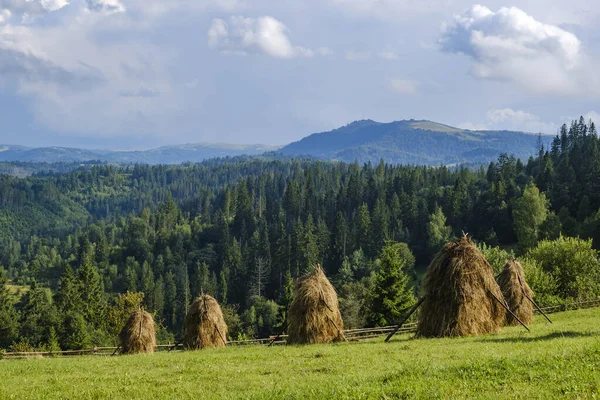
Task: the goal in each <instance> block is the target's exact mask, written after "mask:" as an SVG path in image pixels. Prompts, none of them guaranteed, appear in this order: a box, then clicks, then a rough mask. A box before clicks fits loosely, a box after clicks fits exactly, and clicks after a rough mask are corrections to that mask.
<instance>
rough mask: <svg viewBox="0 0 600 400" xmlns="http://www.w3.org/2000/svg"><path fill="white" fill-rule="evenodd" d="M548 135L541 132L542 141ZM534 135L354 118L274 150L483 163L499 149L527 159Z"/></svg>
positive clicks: (350, 158)
mask: <svg viewBox="0 0 600 400" xmlns="http://www.w3.org/2000/svg"><path fill="white" fill-rule="evenodd" d="M551 140H552V137H550V136H542V143H543V144H544V145H545V146H547V145H548V144H549V143H550V141H551ZM537 144H538V136H537V135H535V134H530V133H525V132H513V131H470V130H466V129H460V128H454V127H452V126H448V125H443V124H439V123H436V122H431V121H425V120H418V121H417V120H407V121H395V122H389V123H381V122H375V121H371V120H363V121H356V122H352V123H351V124H348V125H346V126H343V127H341V128H338V129H334V130H332V131H329V132H322V133H315V134H313V135H310V136H307V137H305V138H304V139H302V140H300V141H298V142H294V143H291V144H289V145H287V146H285V147H283V148H281V149H280V150H279V153H281V154H285V155H293V156H302V155H310V156H313V157H318V158H323V159H329V160H340V161H346V162H353V161H355V160H357V161H358V162H360V163H365V162H368V161H371V162H373V163H375V162H379V160H381V159H383V160H384V161H385V162H387V163H393V164H419V165H436V166H437V165H456V164H463V163H469V164H473V163H477V164H479V163H488V162H490V161H493V160H495V159H497V158H498V156H499V155H500V154H501V153H509V154H513V155H514V156H515V157H517V158H521V159H522V160H527V159H528V158H529V156H531V155H534V154H535V152H536V149H537Z"/></svg>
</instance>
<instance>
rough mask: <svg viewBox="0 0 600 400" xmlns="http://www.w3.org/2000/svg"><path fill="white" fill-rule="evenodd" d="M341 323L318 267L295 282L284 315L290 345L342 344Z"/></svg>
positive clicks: (335, 300) (334, 295)
mask: <svg viewBox="0 0 600 400" xmlns="http://www.w3.org/2000/svg"><path fill="white" fill-rule="evenodd" d="M343 330H344V323H343V321H342V314H340V310H339V303H338V298H337V293H336V292H335V289H334V288H333V286H332V285H331V283H330V282H329V280H328V279H327V277H326V276H325V274H324V273H323V269H322V268H321V266H320V265H317V267H316V269H315V271H314V272H313V273H311V274H308V275H306V276H304V277H302V278H300V279H298V281H297V282H296V285H295V287H294V299H293V301H292V304H290V309H289V312H288V340H287V342H288V343H290V344H314V343H329V342H332V341H337V340H343V338H344V334H343Z"/></svg>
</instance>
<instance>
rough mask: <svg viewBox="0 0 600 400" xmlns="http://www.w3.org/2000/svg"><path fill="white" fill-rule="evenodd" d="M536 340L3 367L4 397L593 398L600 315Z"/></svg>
mask: <svg viewBox="0 0 600 400" xmlns="http://www.w3.org/2000/svg"><path fill="white" fill-rule="evenodd" d="M552 317H553V318H554V321H555V323H554V325H549V324H546V323H544V322H543V320H542V319H540V318H539V317H538V318H537V321H536V323H534V324H533V325H532V333H530V334H528V333H525V332H523V329H522V328H519V327H516V328H507V329H505V330H504V332H503V333H502V334H499V335H493V336H487V337H475V338H460V339H429V340H424V339H420V340H414V339H411V337H410V336H407V335H405V336H399V337H395V339H394V340H393V342H392V343H387V344H386V343H383V340H382V339H377V340H375V341H371V342H362V343H349V344H338V345H323V346H307V347H292V346H289V347H272V348H266V347H243V348H242V347H231V348H227V349H222V350H208V351H200V352H190V353H159V354H155V355H150V356H144V355H140V356H126V357H110V358H108V357H107V358H93V357H82V358H73V359H64V358H63V359H45V360H21V361H16V360H13V361H9V360H4V361H0V376H1V377H2V378H1V381H0V382H1V383H0V398H11V397H14V398H39V399H42V398H44V399H47V398H106V397H109V398H169V399H174V398H196V399H198V398H205V399H220V398H261V399H262V398H268V399H276V398H281V399H293V398H298V399H306V398H314V399H322V398H332V399H340V398H353V399H355V398H358V399H360V398H413V397H416V398H474V397H476V398H489V399H496V398H526V399H534V398H539V399H549V398H556V397H564V398H593V397H594V395H595V396H596V397H597V396H598V395H600V326H599V325H598V320H599V319H600V309H590V310H579V311H571V312H566V313H561V314H554V315H553V316H552Z"/></svg>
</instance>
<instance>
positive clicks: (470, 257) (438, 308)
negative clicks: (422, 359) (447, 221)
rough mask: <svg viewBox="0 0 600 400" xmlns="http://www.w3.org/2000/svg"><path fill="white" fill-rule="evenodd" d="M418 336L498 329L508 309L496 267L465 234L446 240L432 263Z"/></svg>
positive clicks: (460, 333) (477, 333)
mask: <svg viewBox="0 0 600 400" xmlns="http://www.w3.org/2000/svg"><path fill="white" fill-rule="evenodd" d="M424 289H425V297H424V302H423V306H422V307H421V315H420V318H419V323H418V325H417V336H423V337H446V336H471V335H481V334H487V333H496V332H498V331H499V330H500V328H501V327H502V326H504V321H505V318H506V310H505V309H504V308H503V307H502V305H501V304H499V303H498V301H497V300H495V299H494V297H493V296H492V295H491V294H490V292H491V293H493V294H494V295H495V296H496V297H497V298H498V299H500V300H501V301H504V300H503V298H502V292H501V291H500V288H499V287H498V284H497V283H496V281H495V279H494V274H493V270H492V267H491V266H490V264H489V263H488V262H487V260H486V259H485V257H484V256H483V254H482V253H481V252H480V251H479V250H478V249H477V247H476V246H475V244H474V243H473V242H472V241H471V240H470V239H469V238H468V237H467V236H466V235H465V236H463V237H462V238H461V239H458V240H456V241H453V242H450V243H448V244H446V245H445V246H444V247H443V248H442V250H440V251H439V253H437V254H436V256H435V258H434V259H433V261H432V262H431V265H429V268H428V270H427V275H426V277H425V283H424Z"/></svg>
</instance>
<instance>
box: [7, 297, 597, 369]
mask: <svg viewBox="0 0 600 400" xmlns="http://www.w3.org/2000/svg"><path fill="white" fill-rule="evenodd" d="M592 307H600V298H599V299H594V300H587V301H581V302H576V303H568V304H561V305H558V306H550V307H542V310H543V311H544V312H545V313H547V314H550V313H555V312H561V311H567V310H576V309H580V308H592ZM535 312H536V313H539V312H538V311H537V310H536V311H535ZM395 327H396V326H394V325H392V326H384V327H377V328H361V329H348V330H345V331H344V336H345V337H346V339H347V340H348V341H350V342H357V341H362V340H369V339H373V338H376V337H380V336H383V335H387V334H388V333H390V332H391V331H392V330H394V328H395ZM416 328H417V323H416V322H412V323H407V324H404V325H403V326H402V328H401V329H400V330H398V332H397V333H399V334H401V333H411V332H414V331H415V330H416ZM275 339H276V337H275V336H271V337H268V338H262V339H249V340H234V341H231V342H227V345H228V346H248V345H253V346H257V345H258V346H268V345H270V344H271V342H273V340H275ZM286 339H287V335H280V336H279V337H278V338H277V340H275V341H274V342H273V345H285V344H286ZM118 349H119V348H118V347H94V348H92V349H88V350H66V351H54V352H52V351H44V352H40V351H33V352H2V353H0V359H20V358H42V357H57V356H59V357H63V356H64V357H73V356H85V355H87V356H111V355H113V354H116V353H117V350H118ZM156 350H157V351H173V350H183V345H181V344H161V345H157V346H156Z"/></svg>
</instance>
